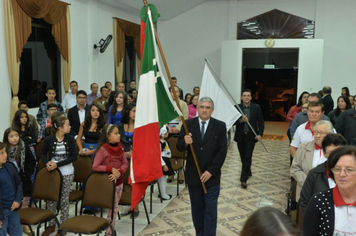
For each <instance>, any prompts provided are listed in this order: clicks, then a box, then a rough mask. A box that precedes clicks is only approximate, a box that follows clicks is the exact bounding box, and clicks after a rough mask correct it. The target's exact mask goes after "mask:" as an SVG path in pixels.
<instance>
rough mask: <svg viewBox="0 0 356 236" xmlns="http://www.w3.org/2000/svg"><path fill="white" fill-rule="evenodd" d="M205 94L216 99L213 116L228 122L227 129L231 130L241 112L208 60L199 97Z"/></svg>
mask: <svg viewBox="0 0 356 236" xmlns="http://www.w3.org/2000/svg"><path fill="white" fill-rule="evenodd" d="M205 96H207V97H210V98H211V99H212V100H213V101H214V112H213V114H212V117H214V118H215V119H218V120H221V121H224V122H225V124H226V130H229V129H230V128H231V127H232V126H233V124H234V123H235V122H236V121H237V119H239V118H240V116H241V113H240V112H239V111H238V110H237V109H236V108H235V107H234V105H233V104H232V103H231V101H230V100H229V99H228V98H227V97H226V95H225V93H224V91H223V90H222V89H221V88H220V86H219V84H218V83H217V82H216V80H215V78H214V76H213V74H212V73H211V71H210V69H209V66H208V65H207V64H206V62H205V68H204V74H203V79H202V82H201V86H200V94H199V97H200V98H202V97H205Z"/></svg>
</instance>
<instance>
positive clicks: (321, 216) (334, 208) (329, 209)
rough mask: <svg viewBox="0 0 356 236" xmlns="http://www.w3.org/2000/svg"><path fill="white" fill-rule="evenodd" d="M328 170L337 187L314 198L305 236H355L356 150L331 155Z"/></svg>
mask: <svg viewBox="0 0 356 236" xmlns="http://www.w3.org/2000/svg"><path fill="white" fill-rule="evenodd" d="M328 169H329V171H330V172H329V174H330V177H331V178H332V179H333V180H334V181H335V183H336V186H335V187H334V188H333V189H329V190H326V191H323V192H320V193H317V194H315V195H314V196H313V197H312V198H311V200H310V202H309V204H308V207H307V209H306V211H305V214H304V218H303V234H304V235H307V236H314V235H326V236H332V235H355V233H356V227H355V226H356V222H355V217H354V214H355V212H356V177H355V173H356V147H355V146H344V147H340V148H338V149H336V150H334V151H333V152H331V154H330V156H329V159H328Z"/></svg>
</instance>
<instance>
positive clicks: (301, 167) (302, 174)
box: [290, 120, 334, 200]
mask: <svg viewBox="0 0 356 236" xmlns="http://www.w3.org/2000/svg"><path fill="white" fill-rule="evenodd" d="M333 132H334V130H333V125H332V123H331V122H330V121H326V120H321V121H318V122H317V123H316V124H315V127H314V140H313V141H310V142H307V143H303V144H301V145H300V146H299V147H298V149H297V152H296V154H295V157H294V158H293V162H292V165H291V167H290V174H291V176H292V177H293V178H294V179H295V180H296V181H297V190H296V200H299V194H300V191H301V190H302V187H303V184H304V181H305V179H306V178H307V175H308V172H309V171H310V170H311V169H313V168H314V167H316V166H317V165H319V164H321V163H324V162H325V161H326V158H325V157H324V153H323V151H322V148H321V142H322V141H323V139H324V137H325V136H326V135H327V134H330V133H333Z"/></svg>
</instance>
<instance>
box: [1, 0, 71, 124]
mask: <svg viewBox="0 0 356 236" xmlns="http://www.w3.org/2000/svg"><path fill="white" fill-rule="evenodd" d="M68 5H69V4H67V3H64V2H60V1H58V0H5V28H6V29H5V31H6V48H7V62H8V69H9V77H10V84H11V90H12V93H13V98H12V101H11V113H10V115H11V117H10V118H11V119H12V117H13V115H14V113H15V112H16V110H17V104H18V102H19V99H18V97H17V94H18V91H19V84H20V82H19V73H20V61H19V60H20V57H21V54H22V50H23V47H24V46H25V44H26V43H27V39H28V37H29V36H30V34H31V32H32V26H31V21H32V18H43V20H45V21H46V22H47V23H49V24H51V25H52V35H53V37H54V39H55V42H56V44H57V46H58V48H59V51H60V53H61V55H62V74H63V82H64V88H65V91H66V92H68V89H69V81H70V73H71V55H70V53H71V49H70V45H71V44H70V39H71V38H70V25H69V24H70V15H69V7H68Z"/></svg>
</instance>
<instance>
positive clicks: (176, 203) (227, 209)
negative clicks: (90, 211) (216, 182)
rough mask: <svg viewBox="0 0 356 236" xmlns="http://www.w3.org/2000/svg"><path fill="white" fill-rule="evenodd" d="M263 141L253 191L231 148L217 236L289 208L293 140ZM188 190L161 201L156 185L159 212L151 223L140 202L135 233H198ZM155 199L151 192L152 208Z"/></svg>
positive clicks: (274, 126) (274, 130) (278, 126)
mask: <svg viewBox="0 0 356 236" xmlns="http://www.w3.org/2000/svg"><path fill="white" fill-rule="evenodd" d="M287 129H288V123H286V122H266V129H265V133H266V134H277V135H285V134H286V131H287ZM263 143H264V145H265V146H266V148H267V150H268V153H267V152H266V151H265V149H264V148H263V146H262V145H261V144H260V143H258V144H256V147H255V150H254V153H253V161H252V174H253V176H252V177H251V178H250V179H249V180H248V182H247V183H248V188H247V189H242V188H241V187H240V182H239V176H240V169H241V161H240V158H239V152H238V150H237V146H236V143H235V142H232V143H231V145H230V146H229V149H228V155H227V158H226V161H225V163H224V166H223V169H222V173H223V174H222V182H221V191H220V197H219V203H218V227H217V235H238V234H239V231H240V230H241V229H242V226H243V224H244V222H245V220H246V218H247V217H248V216H250V215H251V214H252V212H254V211H255V210H256V209H258V208H259V207H263V206H272V207H275V208H278V209H280V210H281V211H284V210H285V208H286V203H287V199H286V192H287V190H288V188H289V185H290V177H289V151H288V150H289V149H288V145H289V141H288V139H287V140H285V141H274V140H264V141H263ZM183 188H184V185H180V190H181V192H180V194H179V196H177V197H175V198H173V199H172V200H170V201H164V202H163V203H160V201H159V199H158V197H157V193H158V191H157V187H156V189H155V193H154V195H153V197H152V200H153V208H152V211H153V213H152V214H149V217H150V219H151V223H150V224H147V220H146V216H145V214H144V209H143V206H142V204H140V212H141V213H140V216H139V217H138V218H137V219H136V220H135V235H167V236H171V235H172V236H173V235H175V236H179V235H195V231H194V226H193V223H192V219H191V212H190V202H189V195H188V191H187V188H184V189H183ZM167 192H168V193H169V194H173V196H176V194H175V193H176V181H174V182H173V183H170V184H168V186H167ZM149 198H150V197H149V190H147V194H146V205H147V207H148V210H149V201H150V199H149ZM73 215H74V206H72V207H71V216H73ZM42 229H43V227H42ZM131 229H132V228H131V220H130V218H129V217H128V216H126V217H123V218H122V219H121V220H118V221H117V222H116V230H117V233H118V235H127V236H128V235H131V233H132V232H131ZM41 231H42V230H41ZM53 235H54V234H53ZM68 235H71V234H68Z"/></svg>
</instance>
